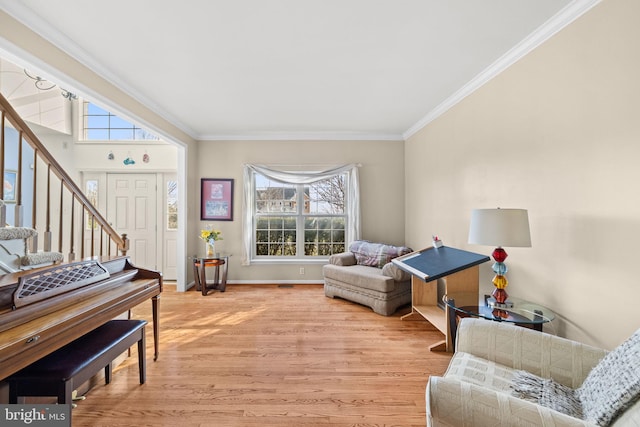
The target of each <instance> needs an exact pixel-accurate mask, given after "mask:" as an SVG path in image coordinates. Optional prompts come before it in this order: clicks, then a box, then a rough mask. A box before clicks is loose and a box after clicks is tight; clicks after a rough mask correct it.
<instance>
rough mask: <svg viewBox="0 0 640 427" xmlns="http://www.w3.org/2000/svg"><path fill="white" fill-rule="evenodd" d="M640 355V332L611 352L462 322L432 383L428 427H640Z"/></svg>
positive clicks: (498, 325) (501, 327)
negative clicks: (448, 360) (452, 347)
mask: <svg viewBox="0 0 640 427" xmlns="http://www.w3.org/2000/svg"><path fill="white" fill-rule="evenodd" d="M639 358H640V331H638V332H636V333H635V334H634V335H633V336H632V337H631V338H629V339H628V340H627V341H625V342H624V343H623V344H621V345H620V346H619V347H618V348H616V349H615V350H613V351H612V352H611V353H608V352H607V351H605V350H602V349H598V348H594V347H590V346H587V345H584V344H580V343H578V342H575V341H570V340H568V339H564V338H560V337H556V336H553V335H550V334H546V333H542V332H536V331H533V330H530V329H526V328H521V327H518V326H514V325H510V324H505V323H500V322H492V321H488V320H481V319H473V318H466V319H462V321H461V322H460V324H459V329H458V337H457V348H456V353H455V354H454V356H453V358H452V359H451V363H450V364H449V368H448V369H447V372H446V373H445V374H444V376H443V377H431V378H430V379H429V382H428V384H427V390H426V404H427V425H428V426H434V427H435V426H456V427H463V426H469V427H482V426H498V425H501V426H598V425H611V426H616V427H620V426H640V402H639V401H638V394H639V392H640V372H639V371H640V360H639ZM523 378H525V383H526V385H524V386H523V382H522V379H523ZM532 378H535V379H536V381H533V383H535V387H530V385H531V384H532V382H531V379H532ZM527 381H529V382H527ZM528 387H530V388H528ZM532 388H533V389H534V390H533V392H532V390H531V389H532ZM522 389H524V390H525V392H524V395H523V394H522V393H521V392H522ZM552 408H554V409H552ZM572 410H573V411H574V413H573V414H572V415H567V414H566V413H567V412H569V413H571V412H572ZM576 411H577V412H576ZM563 412H564V413H563ZM587 420H588V421H587Z"/></svg>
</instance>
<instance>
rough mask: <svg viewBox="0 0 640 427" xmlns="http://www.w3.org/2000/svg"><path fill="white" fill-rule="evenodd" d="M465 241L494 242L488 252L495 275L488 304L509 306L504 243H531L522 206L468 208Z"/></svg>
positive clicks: (523, 244) (490, 243) (525, 213)
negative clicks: (467, 231)
mask: <svg viewBox="0 0 640 427" xmlns="http://www.w3.org/2000/svg"><path fill="white" fill-rule="evenodd" d="M469 243H471V244H475V245H488V246H489V245H490V246H497V247H496V249H495V250H494V251H493V253H492V254H491V256H492V257H493V259H494V260H495V263H494V264H493V266H492V267H491V268H492V270H493V272H494V273H496V275H495V276H494V278H493V285H494V286H495V287H496V288H495V290H494V291H493V294H492V296H493V298H494V299H495V301H490V305H493V306H496V307H510V306H511V304H510V303H509V302H508V301H507V298H508V296H509V295H508V294H507V291H506V290H505V288H506V287H507V285H508V284H509V282H508V281H507V278H506V276H505V274H506V273H507V266H506V265H505V263H504V260H505V259H506V258H507V252H506V251H505V250H504V249H503V246H506V247H531V235H530V233H529V216H528V213H527V210H526V209H500V208H497V209H474V210H473V211H471V224H470V225H469Z"/></svg>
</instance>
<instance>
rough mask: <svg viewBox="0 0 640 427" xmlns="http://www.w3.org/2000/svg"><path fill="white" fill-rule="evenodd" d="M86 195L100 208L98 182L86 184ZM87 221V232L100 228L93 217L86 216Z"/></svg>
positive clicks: (88, 181)
mask: <svg viewBox="0 0 640 427" xmlns="http://www.w3.org/2000/svg"><path fill="white" fill-rule="evenodd" d="M85 194H86V195H87V199H89V201H90V202H91V204H92V205H93V206H98V180H95V179H91V180H87V182H86V183H85ZM85 221H86V222H85V227H86V229H87V230H91V228H94V229H97V228H98V224H97V223H96V222H95V220H94V218H93V216H91V215H86V216H85Z"/></svg>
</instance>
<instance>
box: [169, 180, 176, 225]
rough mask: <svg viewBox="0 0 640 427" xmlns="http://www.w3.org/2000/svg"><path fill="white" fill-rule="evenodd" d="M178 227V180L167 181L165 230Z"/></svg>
mask: <svg viewBox="0 0 640 427" xmlns="http://www.w3.org/2000/svg"><path fill="white" fill-rule="evenodd" d="M177 229H178V182H177V181H167V230H177Z"/></svg>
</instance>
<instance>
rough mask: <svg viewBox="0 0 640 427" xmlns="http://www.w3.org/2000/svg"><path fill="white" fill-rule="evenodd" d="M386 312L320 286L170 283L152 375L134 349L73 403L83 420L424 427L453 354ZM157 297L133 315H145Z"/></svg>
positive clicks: (431, 332)
mask: <svg viewBox="0 0 640 427" xmlns="http://www.w3.org/2000/svg"><path fill="white" fill-rule="evenodd" d="M408 310H409V308H408V307H407V308H406V309H402V310H400V311H399V312H397V313H396V314H395V315H394V316H390V317H384V316H379V315H377V314H375V313H373V311H371V309H369V308H367V307H363V306H360V305H357V304H354V303H351V302H348V301H344V300H340V299H335V300H333V299H330V298H326V297H325V296H324V292H323V289H322V286H321V285H296V286H294V287H278V286H275V285H229V286H227V291H226V292H224V293H220V292H213V293H210V294H209V295H207V296H205V297H203V296H202V295H201V294H200V293H198V292H195V291H193V290H191V291H188V292H184V293H179V292H176V291H175V287H173V286H166V287H165V291H164V292H163V294H162V298H161V303H160V312H161V321H160V327H161V345H160V357H159V359H158V360H157V361H156V362H154V361H153V348H152V345H153V336H152V334H151V327H150V325H149V327H148V328H147V382H146V384H144V385H140V384H139V382H138V371H137V355H136V351H135V346H134V347H133V349H132V354H131V357H129V358H128V359H127V360H125V361H124V362H123V363H122V364H121V365H120V366H119V367H118V368H117V369H116V370H115V372H114V375H113V379H112V382H111V384H109V385H104V384H98V385H97V386H95V387H94V388H93V389H92V390H91V391H90V392H89V393H88V394H87V398H86V400H84V401H81V402H79V403H78V407H77V408H76V409H74V410H73V425H74V426H76V427H78V426H180V427H191V426H193V427H196V426H217V427H227V426H291V427H294V426H295V427H299V426H302V427H308V426H403V427H407V426H425V400H424V391H425V385H426V383H427V380H428V378H429V376H430V375H432V374H433V375H440V374H442V373H443V372H444V370H445V369H446V366H447V364H448V363H449V360H450V355H448V354H446V353H434V352H429V351H428V347H429V345H431V344H433V343H434V342H436V341H438V340H441V339H442V335H441V334H440V333H439V332H438V331H437V330H436V329H435V328H433V327H432V326H431V325H430V324H429V323H427V322H416V321H402V320H400V316H401V314H404V313H407V312H408ZM150 313H151V309H150V303H149V304H143V305H141V306H139V307H137V308H136V309H134V311H133V315H134V317H135V318H144V319H147V320H149V321H150Z"/></svg>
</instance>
